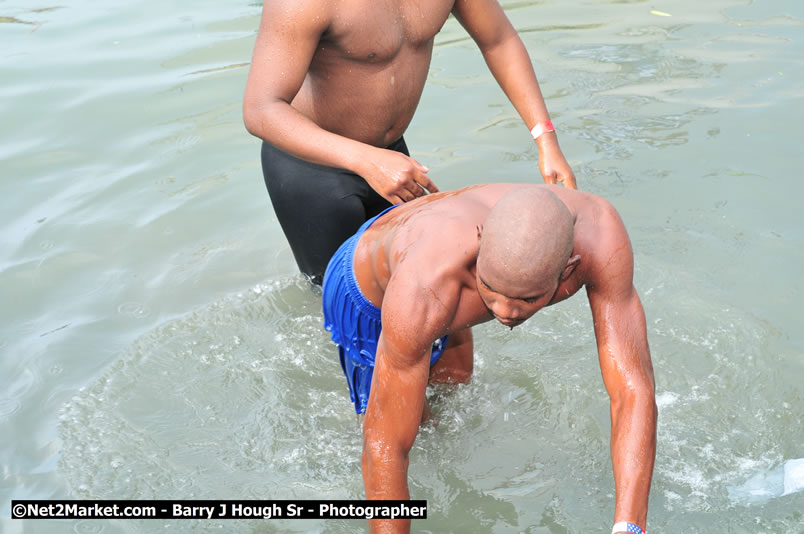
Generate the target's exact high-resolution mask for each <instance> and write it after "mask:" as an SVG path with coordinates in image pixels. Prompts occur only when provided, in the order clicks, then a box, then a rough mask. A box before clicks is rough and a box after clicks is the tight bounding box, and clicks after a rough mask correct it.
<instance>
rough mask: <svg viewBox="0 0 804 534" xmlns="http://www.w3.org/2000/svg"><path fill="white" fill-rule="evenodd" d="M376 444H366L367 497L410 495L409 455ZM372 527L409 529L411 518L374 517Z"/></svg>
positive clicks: (386, 530)
mask: <svg viewBox="0 0 804 534" xmlns="http://www.w3.org/2000/svg"><path fill="white" fill-rule="evenodd" d="M401 452H402V451H399V452H398V453H396V454H394V453H393V451H390V450H388V449H387V448H384V447H382V445H381V444H379V443H377V444H375V445H371V444H366V443H364V446H363V462H362V464H363V483H364V484H365V487H366V498H367V499H410V491H409V489H408V458H407V455H403V454H401ZM369 529H370V531H371V532H372V533H373V534H379V533H383V534H384V533H394V534H396V533H408V532H410V520H409V519H393V520H390V519H371V520H369Z"/></svg>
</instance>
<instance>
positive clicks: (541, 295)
mask: <svg viewBox="0 0 804 534" xmlns="http://www.w3.org/2000/svg"><path fill="white" fill-rule="evenodd" d="M477 277H478V278H479V279H480V283H481V284H483V285H484V286H486V289H488V290H489V291H492V292H494V293H497V294H498V295H502V296H503V297H505V298H507V299H515V300H524V301H528V300H539V299H540V298H542V297H543V296H544V295H543V294H541V293H539V294H538V295H535V296H532V297H509V296H508V295H506V294H505V293H500V292H499V291H497V290H496V289H494V288H493V287H491V286H490V285H488V284H487V283H486V281H485V280H483V277H482V276H480V275H477Z"/></svg>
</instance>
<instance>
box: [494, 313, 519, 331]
mask: <svg viewBox="0 0 804 534" xmlns="http://www.w3.org/2000/svg"><path fill="white" fill-rule="evenodd" d="M494 318H495V319H497V321H498V322H499V323H500V324H503V325H505V326H507V327H509V328H513V327H515V326H519V325H521V324H522V323H524V322H525V319H504V318H502V317H497V316H496V315H495V316H494Z"/></svg>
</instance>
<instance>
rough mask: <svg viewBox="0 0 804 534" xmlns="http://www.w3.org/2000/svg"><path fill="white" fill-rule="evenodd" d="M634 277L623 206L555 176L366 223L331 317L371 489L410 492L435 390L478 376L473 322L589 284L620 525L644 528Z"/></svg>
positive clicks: (379, 524)
mask: <svg viewBox="0 0 804 534" xmlns="http://www.w3.org/2000/svg"><path fill="white" fill-rule="evenodd" d="M433 229H437V231H436V232H434V231H433ZM633 277H634V254H633V252H632V249H631V243H630V240H629V238H628V234H627V233H626V230H625V226H624V225H623V222H622V220H621V219H620V216H619V215H618V214H617V211H616V210H615V209H614V208H613V207H612V206H611V204H609V203H608V202H606V201H605V200H604V199H602V198H600V197H598V196H595V195H592V194H589V193H582V192H580V191H572V190H568V189H565V188H562V187H558V186H555V185H534V184H527V185H522V184H489V185H478V186H470V187H466V188H463V189H459V190H457V191H450V192H445V193H436V194H432V195H428V196H426V197H423V198H419V199H416V200H414V201H411V202H408V203H405V204H401V205H398V206H395V207H393V208H391V209H389V210H387V211H386V212H385V213H383V214H381V215H380V216H378V217H377V218H374V219H370V220H369V221H367V222H366V223H364V224H363V225H362V226H361V228H360V229H359V230H358V232H357V233H356V234H355V235H354V236H353V237H351V238H349V239H347V240H346V242H344V243H343V245H342V246H341V247H340V248H339V249H338V251H337V252H336V253H335V255H334V256H333V257H332V260H331V261H330V263H329V267H327V271H326V275H325V276H324V284H323V288H322V289H323V311H324V326H325V327H326V328H327V330H329V331H330V332H331V334H332V339H333V341H335V343H336V344H337V345H338V351H339V355H340V360H341V366H342V368H343V371H344V374H345V376H346V381H347V383H348V386H349V392H350V397H351V400H352V402H354V407H355V411H356V412H357V413H365V419H364V423H363V462H362V466H363V482H364V484H365V488H366V497H367V498H368V499H409V498H410V493H409V490H408V479H407V472H408V462H409V458H408V454H409V453H410V450H411V448H412V447H413V442H414V440H415V439H416V435H417V432H418V428H419V422H420V421H421V420H422V418H423V417H425V416H426V414H427V401H426V399H425V389H426V387H427V384H428V383H439V382H467V381H468V380H469V379H470V377H471V374H472V367H473V363H472V362H473V340H472V330H471V327H472V326H474V325H476V324H480V323H484V322H487V321H491V320H496V321H498V322H500V323H502V324H504V325H505V326H508V327H511V328H513V327H515V326H517V325H520V324H522V323H523V322H525V320H527V319H528V318H529V317H531V316H533V314H535V313H536V312H537V311H539V310H540V309H542V308H544V307H546V306H551V305H553V304H556V303H558V302H561V301H562V300H564V299H567V298H569V297H570V296H571V295H573V294H575V293H576V292H577V291H579V290H580V289H581V288H582V287H583V288H586V295H587V297H588V299H589V306H590V308H591V309H592V319H593V322H594V331H595V338H596V340H597V352H598V359H599V363H600V370H601V373H602V376H603V384H604V385H605V387H606V391H607V392H608V394H609V399H610V407H611V410H610V413H611V444H610V446H611V459H612V465H613V470H614V486H615V490H616V492H615V493H616V504H615V509H614V522H615V525H614V529H613V530H612V532H632V533H635V534H640V533H641V532H642V530H643V529H644V528H645V522H646V520H647V515H648V494H649V491H650V484H651V477H652V474H653V462H654V456H655V452H656V417H657V410H656V401H655V394H654V389H655V388H654V379H653V367H652V364H651V358H650V350H649V348H648V339H647V331H646V324H645V314H644V312H643V310H642V304H641V303H640V300H639V296H638V295H637V292H636V289H634V285H633ZM577 364H578V365H581V363H580V361H579V362H578V363H577ZM370 526H371V530H372V532H408V531H409V528H410V521H405V520H383V519H373V520H371V522H370Z"/></svg>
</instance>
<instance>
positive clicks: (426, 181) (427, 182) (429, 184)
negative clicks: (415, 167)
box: [416, 174, 439, 193]
mask: <svg viewBox="0 0 804 534" xmlns="http://www.w3.org/2000/svg"><path fill="white" fill-rule="evenodd" d="M416 181H417V182H418V183H419V185H420V186H422V187H423V188H425V189H427V190H428V191H429V192H430V193H438V191H439V189H438V186H436V184H434V183H433V181H432V180H431V179H430V178H429V177H428V176H427V175H426V174H422V175H421V176H419V179H418V180H416Z"/></svg>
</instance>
